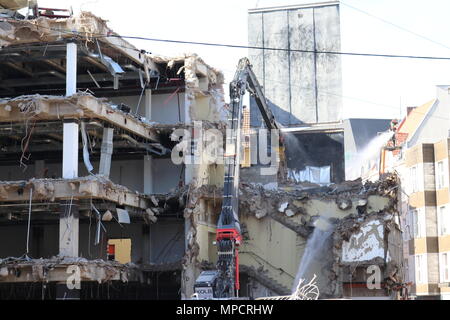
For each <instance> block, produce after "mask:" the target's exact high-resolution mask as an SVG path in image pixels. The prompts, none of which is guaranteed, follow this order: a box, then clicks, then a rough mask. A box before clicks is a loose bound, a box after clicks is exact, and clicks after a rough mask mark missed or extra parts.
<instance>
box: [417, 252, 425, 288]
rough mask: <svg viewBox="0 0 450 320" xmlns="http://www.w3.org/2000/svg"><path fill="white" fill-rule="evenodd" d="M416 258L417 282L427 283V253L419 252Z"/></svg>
mask: <svg viewBox="0 0 450 320" xmlns="http://www.w3.org/2000/svg"><path fill="white" fill-rule="evenodd" d="M415 259H416V261H415V262H416V263H415V268H416V283H418V284H425V283H427V282H428V274H427V272H428V268H427V255H426V254H419V255H416V257H415Z"/></svg>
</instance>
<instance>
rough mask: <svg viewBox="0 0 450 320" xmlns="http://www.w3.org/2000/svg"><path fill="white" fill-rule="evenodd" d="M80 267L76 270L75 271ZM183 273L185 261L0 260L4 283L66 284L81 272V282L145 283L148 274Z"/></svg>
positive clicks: (0, 274)
mask: <svg viewBox="0 0 450 320" xmlns="http://www.w3.org/2000/svg"><path fill="white" fill-rule="evenodd" d="M75 267H76V268H75ZM179 270H181V261H176V262H169V263H161V264H135V263H127V264H121V263H119V262H116V261H105V260H100V259H97V260H87V259H84V258H69V257H53V258H50V259H24V258H13V257H9V258H5V259H0V283H11V282H46V283H49V282H66V281H67V280H68V278H69V276H70V275H72V274H74V272H78V271H79V276H80V281H94V282H98V283H99V284H103V283H108V282H110V281H121V282H123V283H127V282H141V283H144V273H152V272H169V271H179Z"/></svg>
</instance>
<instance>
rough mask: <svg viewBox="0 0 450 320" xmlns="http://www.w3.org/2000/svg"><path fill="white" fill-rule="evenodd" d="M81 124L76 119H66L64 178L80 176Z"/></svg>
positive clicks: (64, 130) (64, 132) (64, 131)
mask: <svg viewBox="0 0 450 320" xmlns="http://www.w3.org/2000/svg"><path fill="white" fill-rule="evenodd" d="M78 135H79V126H78V123H77V122H76V121H75V120H65V121H64V129H63V172H62V177H63V179H73V178H77V177H78Z"/></svg>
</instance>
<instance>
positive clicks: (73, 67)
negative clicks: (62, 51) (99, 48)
mask: <svg viewBox="0 0 450 320" xmlns="http://www.w3.org/2000/svg"><path fill="white" fill-rule="evenodd" d="M77 50H78V48H77V44H76V43H68V44H67V53H66V54H67V56H66V96H68V97H70V96H72V95H74V94H75V93H77Z"/></svg>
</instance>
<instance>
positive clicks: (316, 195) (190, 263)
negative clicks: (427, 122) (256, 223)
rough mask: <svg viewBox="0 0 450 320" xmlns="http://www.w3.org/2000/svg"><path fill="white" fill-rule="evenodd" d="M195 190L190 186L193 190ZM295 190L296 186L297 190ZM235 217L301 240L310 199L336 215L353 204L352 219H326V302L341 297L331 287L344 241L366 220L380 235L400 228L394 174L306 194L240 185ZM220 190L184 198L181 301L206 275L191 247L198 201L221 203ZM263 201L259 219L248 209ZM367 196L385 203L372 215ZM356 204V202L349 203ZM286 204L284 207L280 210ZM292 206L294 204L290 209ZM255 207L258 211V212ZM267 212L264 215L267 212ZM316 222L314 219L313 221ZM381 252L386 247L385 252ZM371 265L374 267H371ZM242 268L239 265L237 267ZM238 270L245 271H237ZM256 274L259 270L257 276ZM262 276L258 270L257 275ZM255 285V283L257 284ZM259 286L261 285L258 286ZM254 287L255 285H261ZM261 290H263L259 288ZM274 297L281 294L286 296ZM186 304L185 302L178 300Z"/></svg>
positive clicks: (307, 231)
mask: <svg viewBox="0 0 450 320" xmlns="http://www.w3.org/2000/svg"><path fill="white" fill-rule="evenodd" d="M193 185H195V184H193ZM297 187H301V186H297ZM240 193H241V195H240V213H241V214H251V215H255V217H256V218H257V219H262V218H264V217H271V218H272V219H274V220H275V221H277V222H279V223H281V224H283V225H284V226H285V227H287V228H290V229H292V230H294V231H295V232H296V233H297V234H298V235H299V236H301V237H303V238H305V239H307V238H308V237H309V236H310V235H311V233H312V232H313V230H314V220H313V219H312V218H313V217H309V219H306V217H307V216H308V215H307V214H306V210H305V208H303V207H302V206H303V205H304V204H305V203H306V202H308V201H309V200H311V199H320V200H325V201H328V202H334V203H335V204H336V206H337V207H339V209H341V210H342V211H345V210H348V209H349V206H348V205H347V206H343V205H342V203H345V200H346V199H352V204H353V202H355V203H356V204H357V206H359V207H361V210H358V214H349V215H347V216H345V217H343V218H341V219H331V220H332V223H333V224H335V225H336V230H335V231H334V233H333V235H332V237H333V242H334V245H333V248H334V249H333V250H337V251H336V252H334V253H333V259H334V260H333V267H332V271H331V278H333V279H330V280H332V286H331V287H330V288H329V289H330V290H329V291H330V294H329V296H331V297H342V294H343V290H342V285H343V284H342V283H341V282H338V281H333V280H337V279H339V276H340V273H341V268H342V267H343V265H344V264H342V263H341V260H342V243H343V242H344V241H347V240H348V238H349V236H350V235H351V234H353V233H355V232H358V231H359V230H360V228H361V226H362V225H363V224H364V223H365V222H367V221H370V220H372V219H381V220H382V221H383V225H384V226H385V229H387V230H389V229H390V228H396V229H397V230H399V231H400V227H399V226H398V225H397V223H396V222H395V214H398V213H397V201H398V177H397V176H396V175H395V174H389V175H384V176H382V177H381V179H380V180H379V181H377V182H367V183H365V184H363V183H362V182H361V181H360V180H357V181H351V182H345V183H343V184H338V185H331V186H329V187H320V188H314V189H308V190H295V189H291V190H288V191H283V190H265V189H264V188H263V187H262V186H258V185H245V184H241V186H240ZM221 196H222V189H221V188H218V187H216V186H211V185H203V186H201V187H199V188H193V190H192V191H191V192H189V196H188V200H187V204H186V208H185V210H184V218H185V219H186V220H187V221H188V228H187V234H186V244H187V245H186V247H187V250H186V253H185V256H184V258H183V276H182V278H183V279H185V280H186V281H183V282H182V295H185V293H186V292H189V291H186V289H187V287H193V283H194V281H195V279H196V277H197V276H198V274H199V272H200V271H201V270H208V269H211V268H212V266H211V265H208V264H205V262H204V261H203V262H200V261H198V255H199V250H200V245H199V243H198V242H197V225H196V219H195V218H194V217H195V215H196V214H197V213H198V211H199V210H200V209H199V206H200V200H202V199H203V200H205V199H207V200H217V201H218V202H220V201H221ZM258 196H259V197H261V196H263V197H264V199H270V201H272V202H273V203H272V205H268V204H267V203H262V202H261V201H260V200H261V199H260V200H256V202H258V203H260V204H261V206H263V207H264V210H266V211H265V212H266V214H262V213H261V212H259V211H258V210H257V209H255V207H252V203H253V204H254V203H255V201H254V200H255V197H258ZM370 196H380V197H383V198H387V199H388V203H387V205H386V206H384V207H383V208H380V209H379V210H377V211H370V210H368V208H367V207H368V202H369V200H368V199H369V197H370ZM355 199H356V200H355ZM286 202H287V205H284V204H285V203H286ZM294 202H296V203H295V204H294ZM261 206H258V207H259V208H260V209H261ZM280 206H281V207H284V210H281V212H280V210H279V209H280ZM288 207H291V208H297V209H296V211H295V212H293V214H288V213H286V212H287V208H288ZM269 211H270V212H269ZM296 215H300V216H302V217H305V218H304V219H301V220H300V221H301V222H302V223H297V222H295V221H293V219H292V217H293V216H296ZM316 217H317V218H318V217H319V216H316ZM348 223H351V224H352V228H350V229H348V227H347V224H348ZM346 231H349V232H350V234H349V236H348V237H346V236H345V234H346V233H345V232H346ZM242 233H243V239H244V242H245V240H246V238H245V226H243V232H242ZM386 247H387V246H386ZM371 262H375V261H371ZM386 263H387V261H384V260H383V262H382V263H381V262H380V261H377V265H380V264H382V265H384V264H386ZM390 264H391V265H393V264H394V262H390ZM241 266H243V265H241ZM243 267H244V270H246V269H245V267H246V266H243ZM260 271H261V270H260ZM263 271H264V270H263ZM260 280H261V279H260ZM261 281H262V282H264V281H263V280H261ZM262 282H260V283H261V284H263V283H262ZM263 285H264V284H263ZM278 291H279V292H280V294H285V293H286V291H284V292H281V291H280V290H278ZM184 298H188V297H184Z"/></svg>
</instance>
